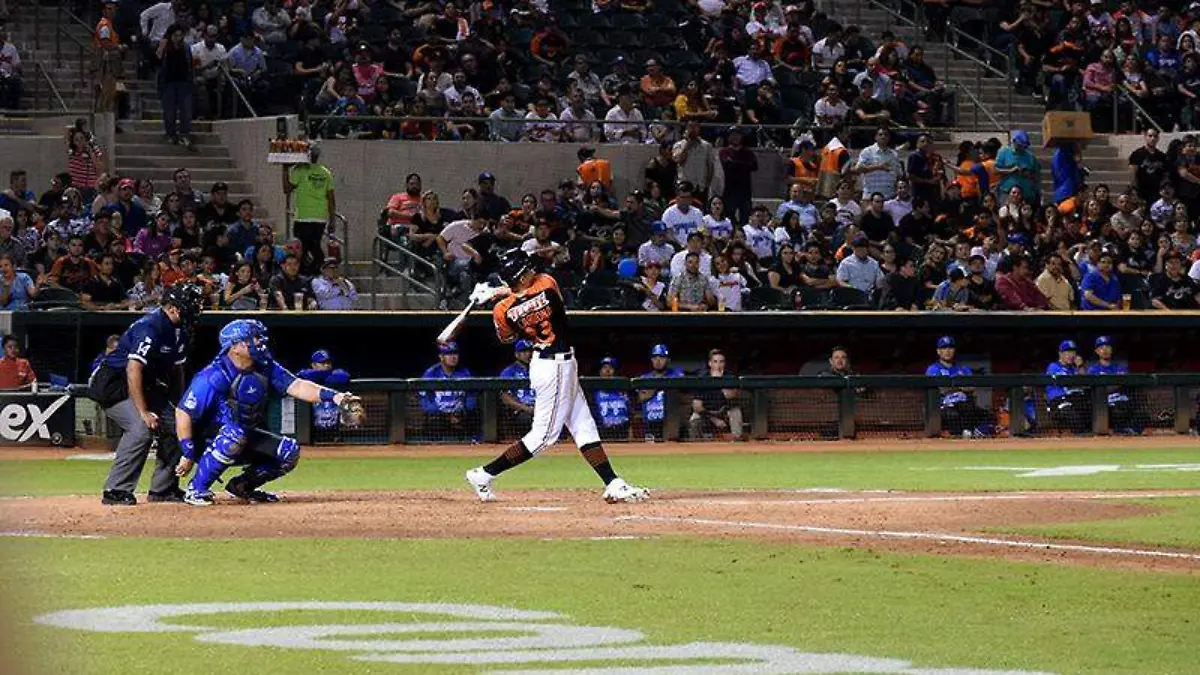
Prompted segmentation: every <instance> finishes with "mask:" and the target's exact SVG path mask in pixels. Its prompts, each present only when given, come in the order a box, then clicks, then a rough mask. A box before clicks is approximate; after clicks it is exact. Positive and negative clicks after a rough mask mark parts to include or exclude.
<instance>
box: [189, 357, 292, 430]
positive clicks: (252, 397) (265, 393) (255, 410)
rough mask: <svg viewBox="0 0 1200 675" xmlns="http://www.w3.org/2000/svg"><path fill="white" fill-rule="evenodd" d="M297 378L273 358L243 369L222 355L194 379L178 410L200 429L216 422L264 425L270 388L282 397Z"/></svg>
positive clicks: (248, 427) (251, 425)
mask: <svg viewBox="0 0 1200 675" xmlns="http://www.w3.org/2000/svg"><path fill="white" fill-rule="evenodd" d="M295 381H296V376H295V375H293V374H291V373H290V372H288V370H287V369H286V368H284V367H283V366H281V365H279V364H278V363H275V362H274V361H271V362H270V363H268V364H265V365H261V366H260V365H257V364H256V365H255V366H254V367H253V368H252V369H251V370H248V371H245V372H243V371H239V370H238V369H237V368H235V367H234V365H233V362H232V361H230V360H229V356H228V355H227V354H222V355H220V356H218V357H217V358H216V359H214V360H213V362H212V363H210V364H209V365H208V366H206V367H205V368H204V370H201V371H200V372H199V373H197V374H196V377H194V378H192V384H191V385H190V386H189V387H188V390H187V393H185V394H184V396H183V401H182V402H181V403H180V404H179V409H180V410H182V411H184V412H185V413H187V414H188V416H189V417H191V418H192V421H193V423H194V424H196V425H197V426H198V427H201V428H203V427H205V426H209V425H212V424H214V423H215V424H218V425H221V426H225V425H228V424H236V425H239V426H241V427H242V428H245V429H250V428H254V427H263V426H265V425H266V422H267V403H268V402H269V401H270V398H271V390H272V389H274V390H275V392H276V393H277V394H279V395H280V396H282V395H284V394H286V393H287V390H288V387H290V386H292V382H295Z"/></svg>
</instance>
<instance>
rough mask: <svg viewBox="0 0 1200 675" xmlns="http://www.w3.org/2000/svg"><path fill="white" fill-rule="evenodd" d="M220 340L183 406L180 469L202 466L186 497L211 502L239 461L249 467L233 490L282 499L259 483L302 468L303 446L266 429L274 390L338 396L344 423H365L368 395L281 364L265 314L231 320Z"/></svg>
mask: <svg viewBox="0 0 1200 675" xmlns="http://www.w3.org/2000/svg"><path fill="white" fill-rule="evenodd" d="M219 339H220V342H221V353H220V354H219V355H217V358H216V359H214V360H213V362H212V363H210V364H209V365H208V366H207V367H205V368H204V369H203V370H201V371H200V372H199V373H197V374H196V377H195V378H193V379H192V383H191V386H189V387H188V390H187V393H186V394H184V397H183V402H182V403H180V404H179V407H178V408H177V409H176V411H175V430H176V434H177V435H178V437H179V446H180V448H181V449H182V451H183V457H182V458H181V459H180V460H179V464H178V465H177V466H176V468H175V473H176V475H178V476H179V477H180V478H183V477H184V476H186V475H187V474H188V472H189V471H191V470H192V467H193V466H195V467H196V474H195V475H194V476H193V477H192V481H191V484H190V485H189V486H188V489H187V492H186V493H185V494H184V498H183V500H184V501H185V502H187V503H188V504H191V505H192V506H211V505H212V503H213V493H212V485H213V483H214V482H216V481H217V479H219V478H220V477H221V474H223V473H224V472H225V470H226V469H228V468H229V467H231V466H234V465H239V466H244V467H245V469H244V470H243V471H242V473H241V475H239V476H237V477H236V478H233V479H232V480H230V481H229V482H228V483H227V484H226V485H225V491H226V492H228V493H229V494H231V495H233V496H234V497H237V498H238V499H241V500H242V501H245V502H260V503H273V502H277V501H279V498H278V497H277V496H275V495H273V494H271V493H270V492H264V491H262V490H260V489H259V488H260V487H262V486H263V485H264V484H265V483H267V482H270V481H273V480H275V479H276V478H279V477H281V476H284V475H287V474H288V473H289V472H291V470H292V469H294V468H296V464H297V463H298V462H299V461H300V445H299V444H298V443H297V442H296V440H295V439H293V438H287V437H283V436H277V435H275V434H272V433H270V432H267V431H263V427H264V426H266V422H267V404H268V402H269V401H270V395H271V391H272V390H273V391H274V392H275V393H276V394H278V395H280V396H282V395H284V394H286V395H288V396H292V397H294V398H298V399H300V400H301V401H307V402H308V403H313V404H316V403H322V402H328V403H334V404H336V405H337V406H338V408H339V410H340V413H341V415H342V423H343V424H351V423H361V422H362V420H363V409H362V401H361V400H359V399H358V398H357V397H356V396H354V395H353V394H348V393H341V392H337V391H334V390H333V389H328V388H326V387H322V386H320V385H318V384H316V383H314V382H310V381H309V380H304V379H300V378H298V377H296V376H295V375H293V374H291V373H290V372H288V371H287V369H285V368H284V367H283V366H281V365H279V364H278V363H276V362H275V359H274V358H272V356H271V352H270V350H269V349H268V346H269V345H268V337H267V327H266V326H264V325H263V324H262V322H260V321H253V320H247V319H238V320H236V321H231V322H229V323H227V324H225V327H224V328H222V329H221V332H220V335H219ZM197 438H200V439H201V440H200V442H199V444H198V443H197Z"/></svg>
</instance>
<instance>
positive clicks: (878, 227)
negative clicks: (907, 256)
mask: <svg viewBox="0 0 1200 675" xmlns="http://www.w3.org/2000/svg"><path fill="white" fill-rule="evenodd" d="M884 203H885V202H884V198H883V195H882V194H881V193H879V192H876V193H874V194H872V195H871V196H870V201H868V202H867V211H866V213H864V214H863V215H862V218H860V219H859V222H858V226H859V229H860V230H861V231H862V233H863V234H864V235H866V237H867V239H868V240H869V241H870V242H871V245H872V246H874V247H876V248H877V249H880V250H882V249H883V247H884V245H885V244H886V242H887V241H888V240H890V239H891V238H892V236H893V235H894V234H895V231H896V223H895V222H893V221H892V217H891V215H889V214H888V212H887V211H884V210H883V205H884Z"/></svg>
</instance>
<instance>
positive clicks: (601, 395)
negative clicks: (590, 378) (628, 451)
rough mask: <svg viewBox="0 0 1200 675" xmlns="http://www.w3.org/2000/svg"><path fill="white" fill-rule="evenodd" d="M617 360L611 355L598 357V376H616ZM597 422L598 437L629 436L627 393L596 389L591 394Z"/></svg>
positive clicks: (626, 437)
mask: <svg viewBox="0 0 1200 675" xmlns="http://www.w3.org/2000/svg"><path fill="white" fill-rule="evenodd" d="M617 365H618V363H617V360H616V359H615V358H613V357H611V356H606V357H604V358H602V359H600V377H616V375H617ZM592 402H593V404H594V405H595V407H596V421H597V422H599V423H600V424H599V432H600V438H601V439H604V440H627V439H628V438H629V423H630V421H631V420H630V412H629V394H627V393H625V392H623V391H619V390H617V391H613V390H607V389H598V390H596V393H594V394H592Z"/></svg>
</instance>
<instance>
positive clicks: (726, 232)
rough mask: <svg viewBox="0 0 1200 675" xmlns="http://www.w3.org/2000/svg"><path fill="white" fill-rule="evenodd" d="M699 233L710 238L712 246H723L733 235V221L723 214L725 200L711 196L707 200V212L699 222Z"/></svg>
mask: <svg viewBox="0 0 1200 675" xmlns="http://www.w3.org/2000/svg"><path fill="white" fill-rule="evenodd" d="M700 227H701V233H702V234H705V235H706V236H707V237H709V238H711V240H712V244H713V246H715V247H717V248H722V247H724V245H725V243H726V242H728V241H729V239H731V238H732V237H733V222H732V221H731V220H729V218H728V217H726V216H725V200H723V199H721V198H720V197H713V198H711V199H709V200H708V213H707V214H706V215H705V216H704V220H703V221H702V222H701V224H700Z"/></svg>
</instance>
